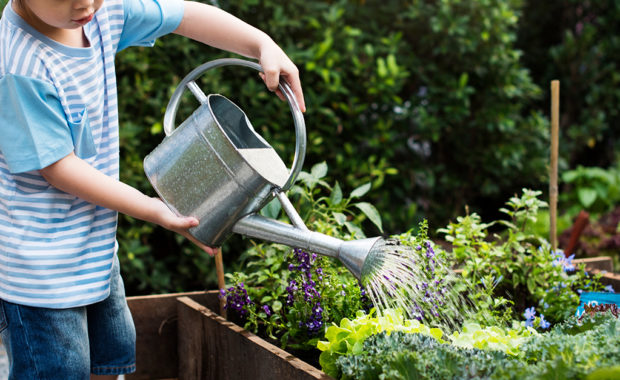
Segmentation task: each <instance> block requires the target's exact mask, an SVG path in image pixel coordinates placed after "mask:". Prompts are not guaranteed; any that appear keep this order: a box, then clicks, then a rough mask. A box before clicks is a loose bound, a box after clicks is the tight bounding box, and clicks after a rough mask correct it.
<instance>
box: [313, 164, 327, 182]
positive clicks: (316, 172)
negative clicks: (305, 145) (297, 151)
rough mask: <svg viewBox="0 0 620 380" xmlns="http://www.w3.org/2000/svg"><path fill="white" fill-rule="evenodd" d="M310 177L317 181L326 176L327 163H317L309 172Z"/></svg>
mask: <svg viewBox="0 0 620 380" xmlns="http://www.w3.org/2000/svg"><path fill="white" fill-rule="evenodd" d="M310 175H312V177H314V178H315V179H316V180H319V179H321V178H323V177H325V176H326V175H327V163H326V162H325V161H323V162H321V163H318V164H316V165H314V166H313V167H312V169H311V170H310Z"/></svg>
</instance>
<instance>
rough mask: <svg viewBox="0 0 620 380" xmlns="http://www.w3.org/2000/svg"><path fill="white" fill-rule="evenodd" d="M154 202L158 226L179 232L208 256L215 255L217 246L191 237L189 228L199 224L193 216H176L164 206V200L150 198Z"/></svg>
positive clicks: (217, 249)
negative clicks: (210, 245)
mask: <svg viewBox="0 0 620 380" xmlns="http://www.w3.org/2000/svg"><path fill="white" fill-rule="evenodd" d="M152 199H153V202H154V206H153V207H155V208H156V209H157V214H158V219H157V220H158V222H157V224H159V225H160V226H162V227H164V228H166V229H168V230H170V231H174V232H176V233H178V234H181V235H183V236H185V237H186V238H188V239H189V240H191V241H192V242H193V243H194V244H196V245H197V246H198V247H199V248H200V249H202V250H203V251H205V252H207V253H208V254H209V255H210V256H215V254H216V253H217V252H218V251H219V248H213V247H209V246H207V245H205V244H203V243H201V242H200V241H198V240H197V239H196V238H195V237H193V236H192V235H191V234H190V233H189V229H190V228H192V227H196V226H197V225H198V224H199V221H198V219H196V218H195V217H193V216H176V215H175V214H174V213H173V212H172V211H171V210H170V209H169V208H168V206H166V204H165V203H164V202H162V200H161V199H159V198H152Z"/></svg>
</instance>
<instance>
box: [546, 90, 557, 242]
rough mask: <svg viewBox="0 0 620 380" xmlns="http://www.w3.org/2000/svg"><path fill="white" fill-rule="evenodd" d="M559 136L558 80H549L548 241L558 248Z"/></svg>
mask: <svg viewBox="0 0 620 380" xmlns="http://www.w3.org/2000/svg"><path fill="white" fill-rule="evenodd" d="M559 136H560V81H559V80H552V81H551V163H550V167H549V219H550V220H549V241H550V243H551V248H552V249H553V250H554V251H555V250H556V249H557V248H558V236H557V224H556V222H557V209H558V146H559Z"/></svg>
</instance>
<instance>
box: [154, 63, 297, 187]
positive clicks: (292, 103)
mask: <svg viewBox="0 0 620 380" xmlns="http://www.w3.org/2000/svg"><path fill="white" fill-rule="evenodd" d="M221 66H245V67H250V68H253V69H255V70H258V71H260V72H262V71H263V68H262V67H261V66H260V65H259V64H258V63H256V62H252V61H246V60H243V59H237V58H223V59H216V60H214V61H209V62H206V63H203V64H202V65H200V66H198V67H196V68H195V69H194V70H192V71H191V72H190V73H189V74H187V76H186V77H185V78H183V80H182V81H181V83H179V85H178V86H177V88H176V90H175V91H174V93H173V94H172V97H171V98H170V101H169V102H168V107H166V113H165V115H164V132H165V133H166V136H169V135H170V134H172V132H174V129H175V128H176V126H175V124H174V120H175V118H176V115H177V110H178V108H179V101H180V99H181V96H182V95H183V93H184V92H185V88H187V89H189V90H190V91H191V92H192V94H193V95H194V96H195V97H196V99H198V101H199V102H200V103H201V104H204V103H205V102H206V101H207V97H206V95H205V94H204V93H203V92H202V90H201V89H200V87H198V85H197V84H196V82H195V80H196V78H198V77H199V76H200V75H202V73H204V72H205V71H207V70H210V69H213V68H216V67H221ZM278 88H279V89H280V91H281V92H282V93H283V94H284V96H285V97H286V100H287V101H288V105H289V107H290V109H291V113H292V115H293V121H294V122H295V157H294V158H293V166H292V167H291V174H290V175H289V177H288V180H287V181H286V183H285V184H284V185H283V186H282V188H281V191H286V190H288V189H289V188H290V187H291V185H292V184H293V183H294V182H295V179H296V178H297V175H298V174H299V172H300V171H301V167H302V166H303V163H304V157H305V155H306V124H305V122H304V117H303V114H302V112H301V110H300V109H299V104H297V100H296V99H295V96H294V94H293V90H291V87H290V86H289V85H288V83H286V81H285V80H284V79H280V83H279V84H278Z"/></svg>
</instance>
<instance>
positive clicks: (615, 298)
mask: <svg viewBox="0 0 620 380" xmlns="http://www.w3.org/2000/svg"><path fill="white" fill-rule="evenodd" d="M579 301H580V302H579V307H578V308H577V312H576V313H575V315H576V316H578V317H581V315H582V314H583V313H584V311H585V309H584V305H589V306H596V305H604V304H616V306H618V307H620V293H600V292H583V293H581V296H580V297H579Z"/></svg>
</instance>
